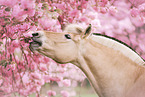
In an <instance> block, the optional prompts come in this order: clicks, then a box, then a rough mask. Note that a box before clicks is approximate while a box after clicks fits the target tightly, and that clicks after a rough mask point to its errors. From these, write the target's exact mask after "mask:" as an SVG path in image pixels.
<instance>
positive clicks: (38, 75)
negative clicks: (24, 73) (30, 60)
mask: <svg viewBox="0 0 145 97" xmlns="http://www.w3.org/2000/svg"><path fill="white" fill-rule="evenodd" d="M30 78H31V79H38V80H39V79H41V74H40V73H38V72H32V73H31V75H30Z"/></svg>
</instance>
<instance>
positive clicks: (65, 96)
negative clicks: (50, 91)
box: [60, 90, 70, 97]
mask: <svg viewBox="0 0 145 97" xmlns="http://www.w3.org/2000/svg"><path fill="white" fill-rule="evenodd" d="M60 93H61V95H62V97H70V94H69V92H68V91H64V90H62V91H61V92H60Z"/></svg>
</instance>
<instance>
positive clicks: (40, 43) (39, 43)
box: [32, 37, 42, 46]
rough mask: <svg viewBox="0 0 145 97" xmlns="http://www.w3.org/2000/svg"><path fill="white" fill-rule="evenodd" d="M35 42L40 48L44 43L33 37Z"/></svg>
mask: <svg viewBox="0 0 145 97" xmlns="http://www.w3.org/2000/svg"><path fill="white" fill-rule="evenodd" d="M32 40H33V42H32V43H33V44H38V45H39V46H42V41H40V40H39V39H38V38H36V37H32Z"/></svg>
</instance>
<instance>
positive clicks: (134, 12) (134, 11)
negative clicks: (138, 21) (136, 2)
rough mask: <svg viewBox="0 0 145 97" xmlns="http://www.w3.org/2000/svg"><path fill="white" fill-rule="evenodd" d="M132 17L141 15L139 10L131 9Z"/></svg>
mask: <svg viewBox="0 0 145 97" xmlns="http://www.w3.org/2000/svg"><path fill="white" fill-rule="evenodd" d="M130 12H131V16H133V17H136V16H137V15H139V10H138V9H137V8H133V9H131V11H130Z"/></svg>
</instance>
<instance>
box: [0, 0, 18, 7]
mask: <svg viewBox="0 0 145 97" xmlns="http://www.w3.org/2000/svg"><path fill="white" fill-rule="evenodd" d="M17 2H18V0H0V5H6V6H10V7H13V6H14V5H15V4H16V3H17Z"/></svg>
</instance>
